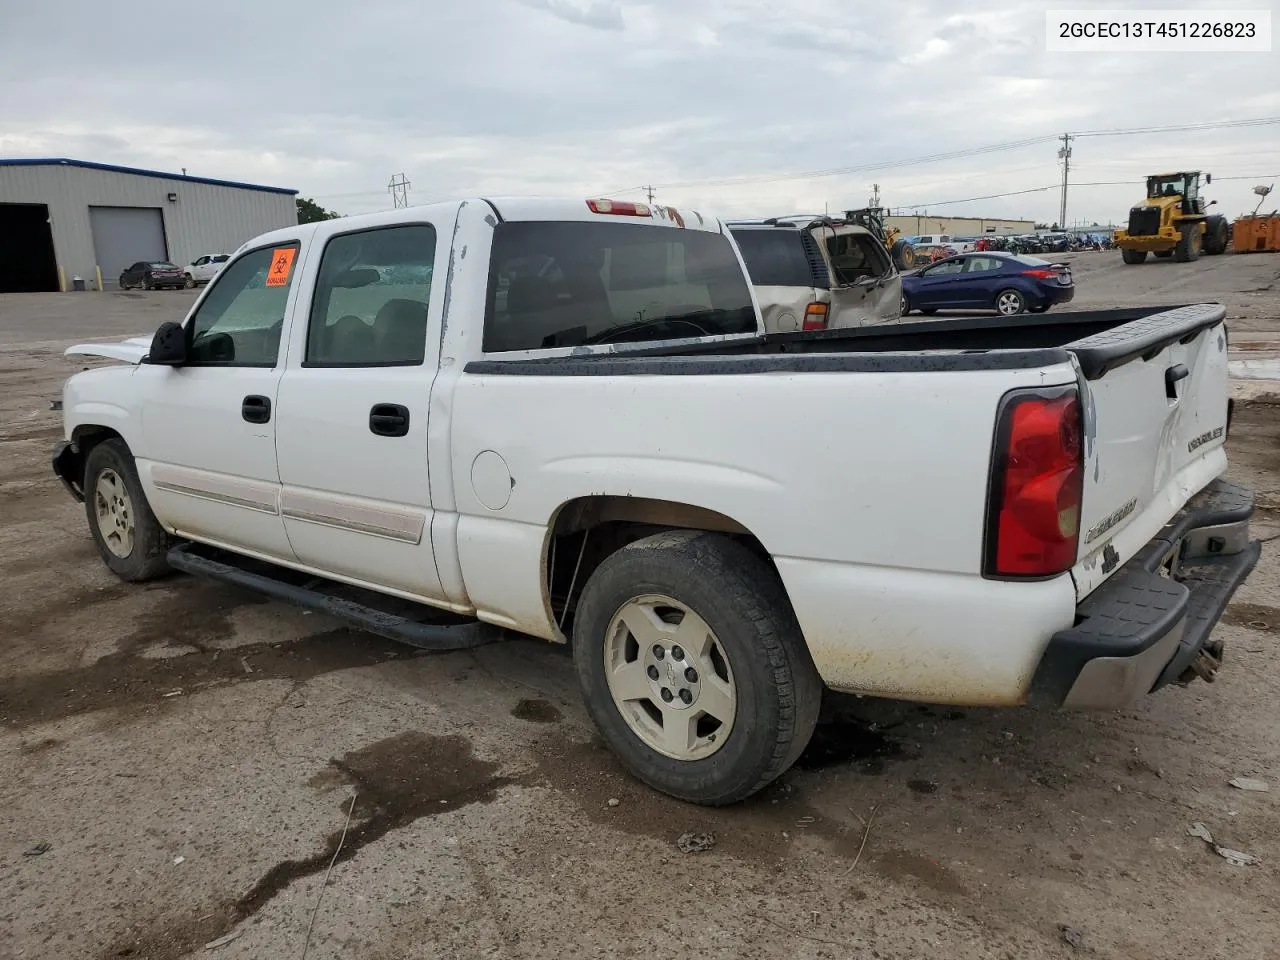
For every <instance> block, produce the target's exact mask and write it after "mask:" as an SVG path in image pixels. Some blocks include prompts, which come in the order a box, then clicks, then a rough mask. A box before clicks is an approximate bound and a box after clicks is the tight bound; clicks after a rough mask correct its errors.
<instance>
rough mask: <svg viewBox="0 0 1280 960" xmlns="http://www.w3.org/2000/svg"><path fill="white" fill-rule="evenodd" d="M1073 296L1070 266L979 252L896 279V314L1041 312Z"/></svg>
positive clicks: (950, 258)
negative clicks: (899, 296) (899, 309)
mask: <svg viewBox="0 0 1280 960" xmlns="http://www.w3.org/2000/svg"><path fill="white" fill-rule="evenodd" d="M1075 295H1076V288H1075V285H1074V284H1073V283H1072V280H1071V268H1070V267H1068V266H1067V265H1066V264H1062V263H1050V262H1049V261H1047V260H1040V259H1037V258H1036V257H1024V256H1017V255H1015V254H1012V253H1002V252H999V251H991V250H989V251H985V252H983V253H966V254H961V255H960V256H956V257H947V259H945V260H939V261H938V262H937V263H935V264H932V265H930V266H928V267H925V268H924V269H923V270H917V271H915V272H914V273H909V274H906V275H905V276H904V277H903V278H902V314H903V316H906V315H907V313H909V312H910V311H912V310H919V311H920V312H921V313H936V312H937V311H938V310H994V311H995V312H996V313H998V314H1000V315H1001V316H1005V317H1012V316H1016V315H1017V314H1019V313H1023V312H1025V311H1028V310H1029V311H1031V312H1032V313H1044V311H1046V310H1048V309H1049V308H1050V307H1051V306H1053V305H1054V304H1055V303H1068V302H1070V301H1071V299H1072V298H1073V297H1074V296H1075Z"/></svg>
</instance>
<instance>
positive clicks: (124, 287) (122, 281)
mask: <svg viewBox="0 0 1280 960" xmlns="http://www.w3.org/2000/svg"><path fill="white" fill-rule="evenodd" d="M120 289H121V290H128V289H130V287H129V284H127V283H126V282H125V279H124V274H121V275H120Z"/></svg>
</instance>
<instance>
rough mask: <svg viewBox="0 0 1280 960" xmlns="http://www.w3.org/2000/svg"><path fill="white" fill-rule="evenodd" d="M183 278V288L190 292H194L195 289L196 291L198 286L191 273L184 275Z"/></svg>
mask: <svg viewBox="0 0 1280 960" xmlns="http://www.w3.org/2000/svg"><path fill="white" fill-rule="evenodd" d="M182 276H183V281H182V285H183V287H185V288H186V289H188V290H194V289H195V285H196V281H195V279H194V278H193V277H192V276H191V274H189V273H184V274H183V275H182Z"/></svg>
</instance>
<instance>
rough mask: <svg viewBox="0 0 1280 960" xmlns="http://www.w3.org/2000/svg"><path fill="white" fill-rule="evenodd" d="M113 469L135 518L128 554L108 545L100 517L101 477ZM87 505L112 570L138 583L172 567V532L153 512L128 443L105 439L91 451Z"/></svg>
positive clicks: (97, 542)
mask: <svg viewBox="0 0 1280 960" xmlns="http://www.w3.org/2000/svg"><path fill="white" fill-rule="evenodd" d="M107 471H111V472H112V473H114V474H115V476H116V477H119V479H120V481H121V482H123V484H124V488H125V490H126V491H127V492H128V495H129V506H130V507H131V511H130V512H131V516H132V522H133V544H132V550H130V552H129V553H128V554H127V555H126V556H123V557H122V556H119V555H118V554H117V553H115V552H114V551H113V550H112V549H111V548H110V547H109V546H108V545H107V540H106V537H105V536H104V533H103V530H102V528H101V524H100V522H99V519H98V493H99V491H98V486H99V480H100V479H102V478H103V477H104V476H107ZM84 509H85V517H86V519H87V520H88V521H89V532H90V533H91V534H92V535H93V542H94V544H95V545H96V546H97V548H98V554H99V555H100V556H101V557H102V562H103V563H105V564H106V565H107V566H108V567H110V568H111V572H112V573H114V574H115V575H116V576H118V577H120V579H122V580H129V581H131V582H134V583H138V582H142V581H144V580H155V579H156V578H157V577H162V576H164V575H165V574H167V573H168V572H169V571H170V569H171V568H170V567H169V562H168V560H167V559H166V555H167V554H168V552H169V535H168V534H167V533H165V530H164V528H163V527H162V526H160V521H159V520H157V519H156V515H155V514H154V513H152V512H151V505H150V504H149V503H147V497H146V494H145V493H143V491H142V483H141V481H139V479H138V470H137V467H136V466H135V465H134V462H133V454H131V453H130V452H129V447H128V445H127V444H126V443H125V442H124V441H123V440H120V439H115V438H113V439H111V440H104V441H103V442H102V443H100V444H98V445H97V446H95V447H94V448H93V449H92V450H90V451H89V456H88V457H86V458H85V464H84Z"/></svg>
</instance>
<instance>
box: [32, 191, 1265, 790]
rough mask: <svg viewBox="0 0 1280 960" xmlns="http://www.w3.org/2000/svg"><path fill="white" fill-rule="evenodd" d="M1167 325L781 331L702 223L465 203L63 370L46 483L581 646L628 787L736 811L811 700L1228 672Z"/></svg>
mask: <svg viewBox="0 0 1280 960" xmlns="http://www.w3.org/2000/svg"><path fill="white" fill-rule="evenodd" d="M1223 316H1224V309H1223V307H1221V306H1218V305H1214V304H1200V305H1190V306H1185V307H1181V308H1177V309H1163V308H1156V309H1143V310H1119V311H1102V312H1095V313H1079V314H1069V315H1061V316H1054V317H1053V318H1052V319H1050V318H1048V317H1045V316H1033V317H1018V318H1017V319H1016V321H1010V320H1008V319H1005V318H999V317H996V318H991V317H983V318H962V319H956V320H948V321H942V322H936V321H931V322H926V323H913V324H902V325H896V326H889V327H866V328H862V329H856V330H831V331H819V332H811V333H805V332H796V333H779V334H766V333H765V332H764V329H763V327H762V323H761V319H760V310H759V305H758V302H757V300H756V299H755V295H754V293H753V291H752V287H751V285H750V284H749V282H748V279H747V275H746V272H745V270H744V267H743V263H742V259H741V257H740V255H739V253H738V250H737V247H736V246H735V244H734V241H733V239H732V237H731V236H730V235H729V233H728V230H727V229H726V228H725V226H724V225H723V224H722V223H721V222H719V221H717V220H715V219H713V218H710V217H705V216H703V215H701V214H699V213H697V212H695V211H692V210H684V211H677V210H673V209H671V208H662V207H649V206H645V205H643V204H630V203H620V202H611V201H607V200H589V201H584V200H576V201H570V200H565V201H552V200H532V199H494V200H468V201H465V202H452V203H441V204H437V205H433V206H427V207H422V208H417V209H401V210H396V211H394V212H385V213H378V214H371V215H367V216H356V217H346V218H343V219H340V220H331V221H326V222H323V223H315V224H306V225H298V226H295V227H289V228H287V229H284V230H281V231H278V232H275V233H270V234H267V235H264V236H262V237H259V238H257V239H256V240H253V241H251V242H249V243H248V244H246V245H245V246H244V247H242V248H241V249H240V250H239V251H237V252H236V253H235V255H234V256H233V257H232V259H231V260H230V262H228V263H227V265H226V266H225V267H224V268H223V269H222V270H221V271H220V272H219V274H218V276H217V277H215V278H214V280H213V281H212V282H211V283H210V285H209V286H208V288H207V289H206V290H205V291H204V292H203V294H202V295H201V296H200V298H199V299H198V300H197V301H196V303H195V304H194V306H193V307H192V308H191V311H190V313H189V314H188V316H187V317H186V319H185V321H184V322H183V323H181V324H178V323H166V324H164V325H163V326H162V327H161V328H160V329H159V330H158V331H157V332H156V334H155V336H154V337H153V338H152V339H151V340H150V341H131V342H126V343H121V344H111V345H102V344H95V345H88V346H84V347H76V348H72V350H71V352H73V353H81V354H85V353H89V354H101V355H105V356H108V357H113V358H115V359H118V360H126V361H133V362H132V363H126V364H124V365H119V364H117V365H109V366H105V367H104V368H101V369H94V370H90V371H87V372H83V373H79V374H77V375H75V376H73V377H72V378H71V379H70V380H69V381H68V382H67V384H66V386H65V388H64V394H63V415H64V417H65V440H66V442H65V443H64V444H62V445H61V447H60V448H59V449H58V451H57V452H56V454H55V457H54V469H55V470H56V472H57V474H58V475H59V476H60V477H61V478H62V479H63V480H64V481H65V483H66V486H67V487H68V489H69V490H70V491H71V493H72V494H73V495H74V496H75V497H76V498H77V499H81V500H83V501H84V504H85V510H86V514H87V518H88V523H89V527H90V530H91V531H92V535H93V539H94V541H95V543H96V544H97V547H98V550H99V552H100V554H101V556H102V559H103V560H104V561H105V563H106V564H107V565H108V566H109V567H110V568H111V569H112V570H113V571H115V572H116V573H117V574H118V575H119V576H121V577H122V578H124V579H126V580H131V581H142V580H147V579H150V578H153V577H158V576H160V575H162V574H164V573H166V572H168V571H169V570H171V569H174V568H176V569H178V570H183V571H188V572H192V573H197V574H203V575H207V576H212V577H215V578H218V579H220V580H223V581H226V582H230V583H235V584H239V585H241V586H244V587H249V588H252V589H255V590H260V591H262V592H264V593H266V594H268V595H270V596H273V597H278V598H280V599H283V600H288V601H291V602H294V603H298V604H302V605H304V606H307V607H311V608H314V609H317V610H323V611H325V612H327V613H329V614H332V615H334V616H337V617H342V618H344V619H346V620H347V621H349V622H352V623H355V624H357V625H359V626H361V627H363V628H365V629H367V630H371V631H375V632H377V633H380V634H384V635H386V636H390V637H395V638H398V639H401V640H404V641H406V642H409V643H414V644H417V645H419V646H423V647H427V648H430V649H437V650H447V649H458V648H461V647H467V646H473V645H476V644H479V643H484V642H488V641H490V640H493V639H495V638H496V637H500V636H502V635H503V634H504V632H505V631H512V632H516V633H519V634H525V635H528V636H532V637H538V638H542V639H544V640H547V641H551V642H557V643H566V642H570V643H572V646H573V655H574V659H575V663H576V668H577V673H578V676H579V679H580V681H581V687H582V692H583V696H584V698H585V700H586V704H587V706H588V708H589V711H590V713H591V715H592V717H593V718H594V720H595V722H596V723H597V724H598V725H599V728H600V729H601V731H602V732H603V734H604V736H605V737H606V738H607V740H608V742H609V743H610V744H611V746H612V748H613V749H614V750H615V751H616V753H617V754H618V755H619V756H620V757H621V759H622V761H623V762H624V763H625V764H626V766H627V767H628V768H629V769H630V770H631V771H632V772H633V773H634V774H635V775H636V776H638V777H640V778H641V779H643V780H644V781H646V782H647V783H649V784H651V785H653V786H654V787H656V788H658V789H660V790H663V791H666V792H667V793H670V794H672V795H674V796H677V797H681V798H684V799H686V800H691V801H695V802H698V803H705V804H724V803H730V802H733V801H736V800H739V799H742V798H744V797H746V796H748V795H750V794H751V793H753V792H754V791H757V790H759V789H760V788H761V787H763V786H764V785H765V784H767V783H769V782H770V781H771V780H773V779H774V778H776V777H777V776H779V775H780V774H781V773H782V772H783V771H784V770H786V769H787V768H788V766H790V765H791V764H792V763H793V762H794V761H795V760H796V758H797V757H798V756H799V754H800V752H801V751H802V750H803V749H804V747H805V744H806V742H807V740H808V739H809V736H810V734H811V732H812V730H813V728H814V724H815V722H816V719H817V716H818V708H819V702H820V700H821V697H822V693H823V689H824V685H825V686H826V687H830V688H833V689H835V690H840V691H851V692H856V693H860V694H867V695H875V696H885V697H896V698H905V699H912V700H919V701H931V702H935V703H946V704H982V705H1014V704H1024V703H1034V704H1045V705H1051V706H1066V707H1090V708H1115V707H1121V706H1125V705H1128V704H1132V703H1133V702H1135V701H1136V700H1138V699H1140V698H1142V697H1143V696H1145V695H1146V694H1148V693H1150V692H1151V691H1153V690H1156V689H1158V688H1160V687H1163V686H1166V685H1168V684H1171V683H1176V682H1183V681H1186V680H1188V679H1191V678H1194V677H1195V676H1197V675H1199V676H1203V677H1212V675H1213V673H1214V671H1215V670H1216V669H1217V667H1218V664H1219V657H1220V652H1221V648H1220V644H1219V642H1218V641H1217V640H1216V639H1213V638H1212V637H1211V631H1212V628H1213V626H1214V624H1215V622H1216V621H1217V619H1218V617H1219V616H1220V614H1221V612H1222V610H1223V608H1224V606H1225V605H1226V603H1227V601H1228V599H1229V598H1230V596H1231V595H1232V592H1233V591H1234V590H1235V589H1236V587H1237V586H1238V585H1239V584H1240V583H1241V582H1242V581H1243V580H1244V579H1245V577H1246V576H1247V575H1248V573H1249V571H1250V570H1251V569H1252V568H1253V565H1254V564H1255V562H1256V560H1257V558H1258V553H1259V545H1258V544H1257V543H1256V542H1251V541H1250V538H1249V520H1250V515H1251V513H1252V510H1253V500H1252V495H1251V493H1250V492H1249V491H1248V490H1245V489H1242V488H1240V487H1238V486H1235V485H1232V484H1230V483H1227V482H1225V481H1224V480H1223V479H1222V474H1223V473H1224V471H1225V469H1226V452H1225V449H1224V441H1225V439H1226V435H1227V431H1228V429H1229V426H1230V405H1229V404H1228V400H1227V331H1226V329H1225V326H1224V323H1223Z"/></svg>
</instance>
